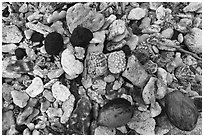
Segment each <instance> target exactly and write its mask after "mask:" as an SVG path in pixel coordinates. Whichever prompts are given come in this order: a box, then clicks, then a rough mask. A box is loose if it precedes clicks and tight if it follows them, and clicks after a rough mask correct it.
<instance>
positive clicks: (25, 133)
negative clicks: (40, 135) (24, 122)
mask: <svg viewBox="0 0 204 137" xmlns="http://www.w3.org/2000/svg"><path fill="white" fill-rule="evenodd" d="M23 135H31V132H30V130H29V128H26V129H25V130H23Z"/></svg>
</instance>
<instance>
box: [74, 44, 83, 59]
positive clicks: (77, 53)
mask: <svg viewBox="0 0 204 137" xmlns="http://www.w3.org/2000/svg"><path fill="white" fill-rule="evenodd" d="M74 55H75V57H76V58H77V59H81V60H83V59H84V56H85V49H84V48H82V47H74Z"/></svg>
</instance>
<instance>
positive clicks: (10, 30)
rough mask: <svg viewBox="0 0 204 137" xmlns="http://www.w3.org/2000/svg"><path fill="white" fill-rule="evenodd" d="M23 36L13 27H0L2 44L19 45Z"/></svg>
mask: <svg viewBox="0 0 204 137" xmlns="http://www.w3.org/2000/svg"><path fill="white" fill-rule="evenodd" d="M22 38H23V36H22V33H21V31H20V30H19V29H18V27H16V26H15V25H9V26H3V27H2V42H3V43H19V42H20V41H21V40H22Z"/></svg>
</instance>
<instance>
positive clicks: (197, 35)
mask: <svg viewBox="0 0 204 137" xmlns="http://www.w3.org/2000/svg"><path fill="white" fill-rule="evenodd" d="M184 43H185V44H186V46H187V47H188V49H189V50H190V51H192V52H194V53H197V54H200V53H202V30H201V29H199V28H193V29H191V31H190V33H188V34H186V35H185V36H184Z"/></svg>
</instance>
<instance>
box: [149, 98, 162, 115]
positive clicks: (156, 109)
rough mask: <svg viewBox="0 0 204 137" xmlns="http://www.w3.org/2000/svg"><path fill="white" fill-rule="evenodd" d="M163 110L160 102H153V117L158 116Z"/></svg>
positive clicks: (151, 109)
mask: <svg viewBox="0 0 204 137" xmlns="http://www.w3.org/2000/svg"><path fill="white" fill-rule="evenodd" d="M161 111H162V108H161V106H160V105H159V103H158V102H155V104H151V107H150V113H151V116H152V117H156V116H158V115H159V114H160V113H161Z"/></svg>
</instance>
